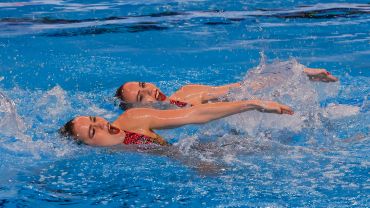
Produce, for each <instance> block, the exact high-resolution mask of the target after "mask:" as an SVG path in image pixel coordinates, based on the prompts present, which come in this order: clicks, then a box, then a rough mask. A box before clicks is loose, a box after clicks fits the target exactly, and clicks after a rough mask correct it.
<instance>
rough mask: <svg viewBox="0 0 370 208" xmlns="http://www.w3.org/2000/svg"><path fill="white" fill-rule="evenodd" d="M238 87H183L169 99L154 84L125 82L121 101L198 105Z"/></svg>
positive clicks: (237, 84)
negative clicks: (175, 102) (179, 102)
mask: <svg viewBox="0 0 370 208" xmlns="http://www.w3.org/2000/svg"><path fill="white" fill-rule="evenodd" d="M237 87H240V84H239V83H234V84H229V85H224V86H215V87H213V86H206V85H195V84H192V85H185V86H183V87H181V88H180V89H179V90H178V91H176V92H175V93H174V94H173V95H171V96H170V97H166V96H165V95H164V94H163V92H162V91H161V90H160V89H159V88H158V87H157V86H155V85H154V84H152V83H149V82H127V83H126V84H125V85H124V86H123V89H122V95H123V96H122V97H121V99H122V100H124V101H125V102H128V103H140V104H144V105H145V104H150V103H154V102H163V101H164V102H169V101H170V100H176V101H181V102H185V103H188V104H190V105H198V104H203V103H207V102H209V101H212V100H215V99H217V98H219V97H221V96H224V95H226V94H227V93H228V92H229V91H230V89H232V88H237Z"/></svg>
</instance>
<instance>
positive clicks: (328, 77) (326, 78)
mask: <svg viewBox="0 0 370 208" xmlns="http://www.w3.org/2000/svg"><path fill="white" fill-rule="evenodd" d="M304 73H306V74H307V76H308V78H309V79H310V80H312V81H321V82H336V81H338V78H336V77H335V76H333V75H332V74H330V72H328V71H326V70H325V69H315V68H305V69H304Z"/></svg>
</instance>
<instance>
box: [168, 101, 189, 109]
mask: <svg viewBox="0 0 370 208" xmlns="http://www.w3.org/2000/svg"><path fill="white" fill-rule="evenodd" d="M170 103H171V104H173V105H176V106H177V107H180V108H183V107H186V106H187V105H188V103H185V102H181V101H178V100H170ZM190 106H193V105H190Z"/></svg>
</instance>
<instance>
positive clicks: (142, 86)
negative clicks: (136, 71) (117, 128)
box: [122, 82, 166, 104]
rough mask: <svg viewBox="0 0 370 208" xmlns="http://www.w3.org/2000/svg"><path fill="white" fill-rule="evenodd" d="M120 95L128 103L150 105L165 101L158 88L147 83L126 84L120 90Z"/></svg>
mask: <svg viewBox="0 0 370 208" xmlns="http://www.w3.org/2000/svg"><path fill="white" fill-rule="evenodd" d="M122 95H123V100H124V101H125V102H128V103H140V104H150V103H153V102H158V101H164V100H166V96H165V95H164V94H163V93H162V92H161V91H160V90H159V88H158V87H157V86H155V85H154V84H152V83H148V82H127V83H126V84H125V85H124V86H123V88H122Z"/></svg>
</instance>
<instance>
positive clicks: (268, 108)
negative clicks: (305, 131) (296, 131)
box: [260, 101, 294, 115]
mask: <svg viewBox="0 0 370 208" xmlns="http://www.w3.org/2000/svg"><path fill="white" fill-rule="evenodd" d="M260 111H261V112H266V113H276V114H289V115H292V114H293V113H294V112H293V110H292V109H291V108H290V107H289V106H286V105H282V104H280V103H277V102H273V101H264V104H263V105H262V109H260Z"/></svg>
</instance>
